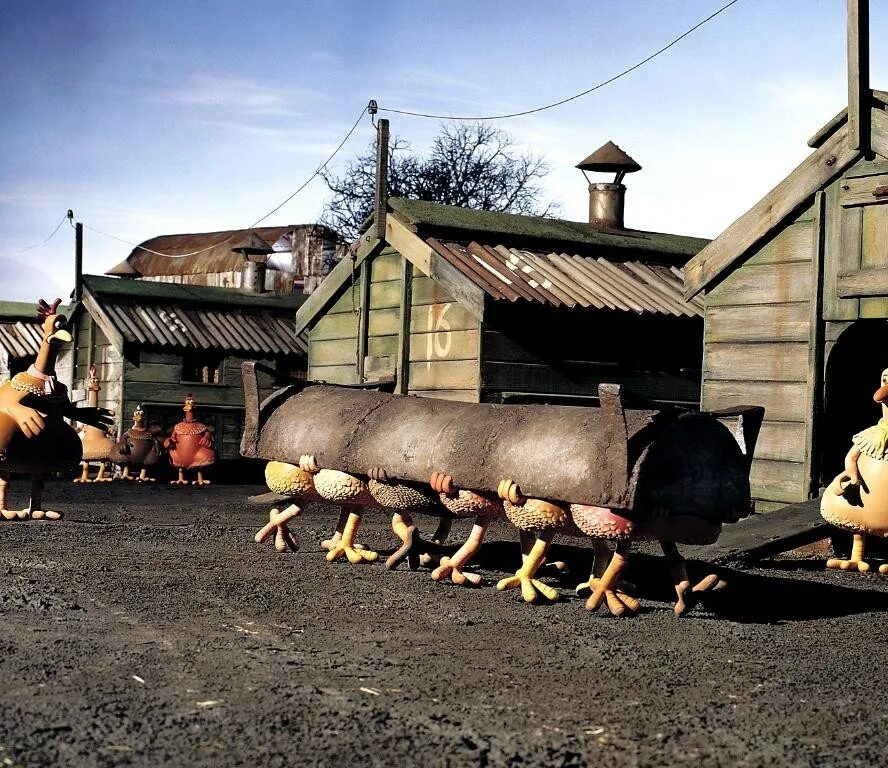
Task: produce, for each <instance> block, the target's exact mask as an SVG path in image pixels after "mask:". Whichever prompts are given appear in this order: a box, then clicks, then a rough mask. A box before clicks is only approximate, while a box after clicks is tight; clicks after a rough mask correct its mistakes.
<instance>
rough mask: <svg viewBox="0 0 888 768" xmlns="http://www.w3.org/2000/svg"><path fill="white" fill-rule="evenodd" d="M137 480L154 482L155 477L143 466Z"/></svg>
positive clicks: (97, 479)
mask: <svg viewBox="0 0 888 768" xmlns="http://www.w3.org/2000/svg"><path fill="white" fill-rule="evenodd" d="M199 476H200V473H199V472H198V477H199ZM96 482H99V478H96ZM136 482H139V483H153V482H154V478H153V477H148V470H147V469H145V467H142V469H141V470H140V471H139V476H138V477H137V478H136Z"/></svg>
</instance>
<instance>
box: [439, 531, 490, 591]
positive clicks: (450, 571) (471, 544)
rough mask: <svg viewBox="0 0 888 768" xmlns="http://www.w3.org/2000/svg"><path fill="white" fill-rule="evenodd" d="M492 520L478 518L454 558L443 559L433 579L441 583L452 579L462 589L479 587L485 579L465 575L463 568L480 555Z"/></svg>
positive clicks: (476, 575) (473, 574)
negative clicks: (479, 552)
mask: <svg viewBox="0 0 888 768" xmlns="http://www.w3.org/2000/svg"><path fill="white" fill-rule="evenodd" d="M490 523H491V518H481V517H479V518H476V519H475V524H474V525H473V526H472V532H471V533H470V534H469V538H468V539H466V542H465V544H463V545H462V546H461V547H460V548H459V549H458V550H457V551H456V552H454V554H453V557H442V558H441V564H440V565H439V566H438V567H437V568H435V570H434V571H432V579H433V580H434V581H441V579H444V578H447V577H448V576H449V577H450V580H451V581H452V582H453V583H454V584H458V585H459V586H461V587H465V586H470V587H478V586H480V585H481V582H482V581H483V579H482V578H481V577H480V576H479V575H478V574H477V573H463V570H462V569H463V567H464V566H466V565H467V564H468V562H469V561H470V560H471V559H472V558H473V557H474V556H475V555H476V554H477V553H478V550H479V549H481V544H482V542H483V541H484V536H485V535H486V534H487V529H488V527H490Z"/></svg>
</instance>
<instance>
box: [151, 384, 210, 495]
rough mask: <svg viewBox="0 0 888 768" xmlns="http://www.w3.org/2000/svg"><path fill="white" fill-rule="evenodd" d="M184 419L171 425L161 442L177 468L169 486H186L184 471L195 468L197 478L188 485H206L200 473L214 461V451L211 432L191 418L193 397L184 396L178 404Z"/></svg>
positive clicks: (204, 425)
mask: <svg viewBox="0 0 888 768" xmlns="http://www.w3.org/2000/svg"><path fill="white" fill-rule="evenodd" d="M182 410H183V411H184V412H185V419H184V420H183V421H180V422H179V423H178V424H176V426H175V427H173V432H172V434H171V435H170V436H169V437H168V438H167V439H166V440H165V441H164V444H163V447H164V448H165V449H166V450H167V451H168V452H169V456H170V462H171V463H172V465H173V466H174V467H176V468H177V469H178V470H179V476H178V478H177V479H175V480H172V481H171V482H170V485H187V484H188V481H187V480H186V479H185V471H186V470H189V469H193V470H196V472H197V479H195V480H194V481H193V483H192V485H209V484H210V481H209V480H207V479H205V478H204V476H203V470H205V469H206V468H207V467H210V466H212V465H213V464H215V463H216V451H215V449H214V448H213V435H212V433H211V432H210V430H209V428H208V427H207V425H206V424H202V423H201V422H199V421H196V420H195V418H194V398H193V397H192V396H191V395H188V396H186V398H185V405H184V406H183V407H182Z"/></svg>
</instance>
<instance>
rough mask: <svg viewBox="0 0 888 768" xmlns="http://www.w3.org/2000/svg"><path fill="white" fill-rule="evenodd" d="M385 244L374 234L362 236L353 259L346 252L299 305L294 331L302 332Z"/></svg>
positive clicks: (295, 332) (296, 332)
mask: <svg viewBox="0 0 888 768" xmlns="http://www.w3.org/2000/svg"><path fill="white" fill-rule="evenodd" d="M383 245H384V243H383V241H382V240H377V239H376V238H375V237H373V236H372V235H364V236H362V237H361V240H360V245H359V246H358V249H357V251H355V255H354V258H353V259H352V258H351V257H350V256H349V255H348V254H346V255H345V256H344V257H343V259H342V261H340V262H339V263H338V264H337V265H336V266H335V267H334V268H333V270H332V271H331V272H330V274H329V275H327V276H326V277H325V278H324V279H323V280H322V281H321V284H320V285H319V286H318V287H317V288H316V289H315V291H314V293H312V294H311V296H309V297H308V299H306V301H305V304H303V305H302V306H301V307H299V311H297V312H296V317H295V320H294V328H293V332H294V334H295V335H296V336H298V335H299V334H300V333H302V332H303V331H304V330H305V329H306V328H307V327H308V325H309V324H310V323H312V322H313V321H314V320H315V319H316V318H317V317H318V315H320V314H321V313H322V312H323V311H324V310H326V309H327V307H329V306H330V304H331V303H332V302H333V301H334V300H335V298H336V294H337V293H338V292H339V289H340V288H342V286H343V285H345V284H346V283H347V282H349V281H350V280H351V278H352V270H353V269H357V268H358V267H359V266H360V265H361V264H362V263H363V262H364V260H365V259H368V258H370V257H371V256H373V255H374V254H375V253H376V252H377V251H378V250H380V249H381V248H382V246H383Z"/></svg>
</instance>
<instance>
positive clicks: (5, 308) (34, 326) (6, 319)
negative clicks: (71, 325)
mask: <svg viewBox="0 0 888 768" xmlns="http://www.w3.org/2000/svg"><path fill="white" fill-rule="evenodd" d="M59 311H60V312H62V313H64V314H70V308H68V309H65V308H64V307H63V308H61V309H60V310H59ZM42 339H43V330H42V329H41V327H40V321H39V320H38V318H37V302H33V303H31V302H20V301H0V381H2V380H3V379H7V378H11V377H13V376H15V374H17V373H19V372H21V371H24V370H27V368H28V366H29V365H31V363H33V362H34V360H35V359H36V358H37V352H38V351H39V350H40V342H41V341H42ZM56 372H57V375H58V379H59V381H61V382H62V383H64V384H65V385H66V386H70V384H71V355H70V353H69V352H68V351H67V350H66V351H64V352H62V354H61V355H60V356H59V359H58V361H57V362H56Z"/></svg>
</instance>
